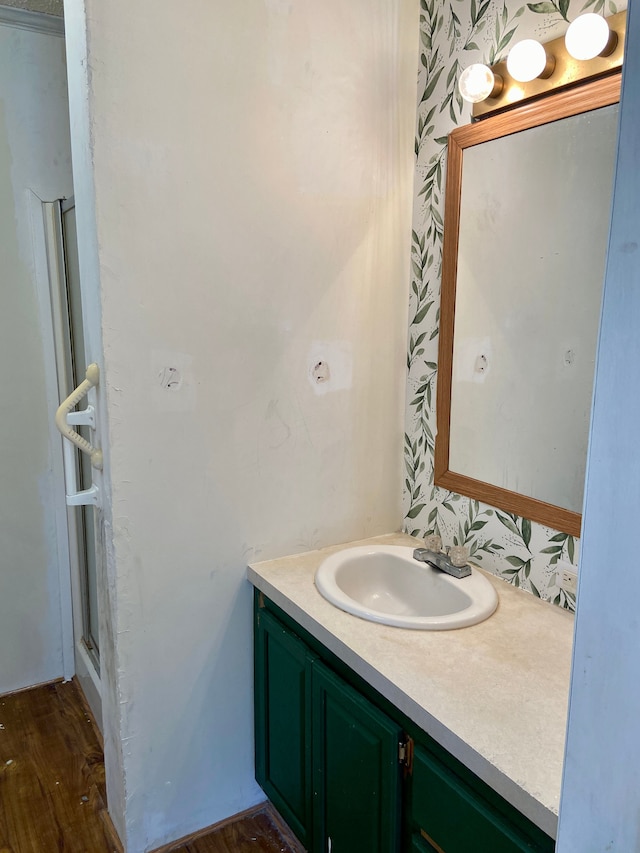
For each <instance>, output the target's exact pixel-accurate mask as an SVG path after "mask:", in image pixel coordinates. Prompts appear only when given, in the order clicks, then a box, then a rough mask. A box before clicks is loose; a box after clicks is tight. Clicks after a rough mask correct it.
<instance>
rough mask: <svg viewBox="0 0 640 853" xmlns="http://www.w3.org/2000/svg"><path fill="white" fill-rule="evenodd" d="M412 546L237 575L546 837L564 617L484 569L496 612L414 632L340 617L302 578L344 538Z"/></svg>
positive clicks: (405, 541)
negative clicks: (466, 623) (351, 551)
mask: <svg viewBox="0 0 640 853" xmlns="http://www.w3.org/2000/svg"><path fill="white" fill-rule="evenodd" d="M372 543H379V544H385V545H411V544H420V543H418V542H417V540H415V539H412V538H411V537H410V536H407V535H405V534H401V533H394V534H389V535H386V536H378V537H375V538H372V539H367V540H363V541H359V542H350V543H346V544H343V545H337V546H334V547H331V548H323V549H322V550H319V551H310V552H308V553H306V554H297V555H294V556H291V557H283V558H281V559H276V560H268V561H265V562H261V563H254V564H252V565H251V566H249V570H248V578H249V581H250V582H251V583H252V584H253V585H254V586H255V587H257V588H258V589H259V590H260V591H261V592H264V594H265V595H266V596H267V597H268V598H270V599H271V600H272V601H273V602H274V603H275V604H277V605H278V606H279V607H281V608H282V610H284V611H285V613H287V614H289V616H291V617H292V618H293V619H295V620H296V622H298V623H299V624H300V625H301V626H302V627H303V628H305V629H306V630H307V631H308V632H309V633H310V634H311V635H312V636H314V637H315V638H316V639H318V640H319V641H320V642H321V643H323V645H325V646H326V647H327V648H328V649H330V650H331V651H332V652H333V653H334V654H336V655H337V656H338V657H339V658H340V659H341V660H343V661H344V662H345V663H346V664H347V665H348V666H350V667H351V669H353V670H354V671H355V672H356V673H358V675H360V676H361V677H362V678H364V679H365V681H367V682H368V683H369V684H370V685H371V686H372V687H374V688H375V689H376V690H377V691H378V692H379V693H381V694H382V695H383V696H384V697H385V698H387V699H388V700H389V701H390V702H392V703H393V704H394V705H395V706H396V707H397V708H399V709H400V710H401V711H402V712H403V713H404V714H406V715H407V716H408V717H409V718H410V719H411V720H413V721H414V722H415V723H416V724H417V725H418V726H419V727H420V728H422V729H423V730H424V731H425V732H427V733H428V734H429V735H431V737H433V738H434V739H435V740H436V741H437V742H438V743H440V744H441V745H442V746H443V747H444V748H445V749H447V750H448V751H449V752H450V753H451V754H452V755H454V756H455V757H456V758H457V759H458V760H459V761H461V762H462V763H463V764H465V765H466V766H467V767H468V768H469V769H470V770H472V771H473V772H474V773H475V774H476V775H477V776H479V777H480V778H481V779H483V780H484V781H485V782H486V783H487V784H489V785H490V786H491V787H492V788H493V789H494V790H495V791H497V792H498V793H499V794H501V795H502V796H503V797H504V798H505V799H506V800H508V801H509V802H510V803H512V804H513V805H514V806H515V807H516V808H517V809H518V810H519V811H521V812H522V813H523V814H525V815H526V816H527V817H528V818H529V819H530V820H532V821H533V822H534V823H535V824H537V825H538V826H539V827H540V828H541V829H542V830H544V831H545V832H546V833H548V834H549V835H551V836H553V837H555V836H556V831H557V822H558V805H559V801H560V784H561V776H562V762H563V754H564V737H565V726H566V717H567V701H568V693H569V674H570V664H571V645H572V639H573V616H572V615H571V614H570V613H568V612H566V611H564V610H561V609H560V608H559V607H555V606H553V605H551V604H548V603H546V602H544V601H540V600H539V599H537V598H535V597H534V596H532V595H530V594H529V593H526V592H523V591H522V590H519V589H516V588H515V587H512V586H511V585H509V584H508V583H505V582H504V581H502V580H500V579H499V578H496V577H494V576H493V575H490V574H487V577H488V578H489V580H490V581H491V582H492V583H493V585H494V586H495V588H496V590H497V592H498V596H499V604H498V609H497V610H496V612H495V613H494V615H493V616H492V617H491V618H489V619H487V620H486V621H485V622H481V623H480V624H479V625H473V626H471V627H469V628H462V629H459V630H454V631H415V630H408V629H403V628H391V627H388V626H386V625H378V624H376V623H374V622H367V621H365V620H363V619H360V618H358V617H357V616H351V615H350V614H348V613H344V612H343V611H342V610H339V609H338V608H336V607H334V606H333V605H332V604H329V602H328V601H326V600H325V599H324V598H323V597H322V596H321V595H320V593H319V592H318V591H317V590H316V588H315V585H314V582H313V578H314V574H315V571H316V569H317V568H318V566H319V565H320V563H321V562H322V560H323V559H324V558H325V557H326V556H327V555H328V554H332V553H334V552H335V551H339V550H342V549H343V548H347V547H350V546H355V545H369V544H372Z"/></svg>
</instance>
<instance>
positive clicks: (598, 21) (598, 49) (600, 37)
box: [564, 12, 618, 60]
mask: <svg viewBox="0 0 640 853" xmlns="http://www.w3.org/2000/svg"><path fill="white" fill-rule="evenodd" d="M564 43H565V45H566V48H567V50H568V52H569V53H570V54H571V56H573V58H574V59H581V60H585V59H594V58H595V57H596V56H609V55H610V54H611V53H612V52H613V51H614V50H615V47H616V44H617V43H618V35H617V33H616V32H615V31H614V30H612V29H611V28H610V27H609V24H608V23H607V21H606V19H605V18H603V17H602V15H597V14H596V13H595V12H587V14H585V15H580V16H579V17H577V18H576V19H575V21H573V23H571V24H569V29H568V30H567V33H566V35H565V37H564Z"/></svg>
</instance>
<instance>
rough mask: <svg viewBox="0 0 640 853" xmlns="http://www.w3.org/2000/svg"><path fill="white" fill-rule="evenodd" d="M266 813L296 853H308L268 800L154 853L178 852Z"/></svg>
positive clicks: (159, 848)
mask: <svg viewBox="0 0 640 853" xmlns="http://www.w3.org/2000/svg"><path fill="white" fill-rule="evenodd" d="M263 812H266V813H267V814H268V815H269V817H270V818H271V820H272V821H273V823H274V824H275V825H276V827H277V828H278V831H279V832H280V834H281V835H282V837H283V839H284V841H286V842H287V844H289V846H290V847H291V849H292V850H293V851H294V853H306V850H305V849H304V848H303V847H301V846H300V842H299V841H298V839H297V838H296V837H295V836H294V835H293V833H292V832H291V830H290V829H289V827H288V826H287V824H286V823H285V822H284V820H283V819H282V818H281V816H280V815H279V814H278V812H277V811H276V810H275V809H274V807H273V806H272V805H271V803H270V802H269V801H268V800H265V801H264V802H262V803H258V805H257V806H252V807H251V808H250V809H245V810H244V811H242V812H238V813H237V814H234V815H231V816H230V817H227V818H225V819H224V820H220V821H218V823H212V824H211V826H206V827H204V829H199V830H198V831H197V832H192V833H191V834H190V835H185V836H183V837H182V838H178V839H177V841H172V842H171V843H170V844H165V845H164V847H158V848H157V849H155V850H153V851H152V853H173V851H174V850H178V849H179V848H180V847H183V846H184V845H185V844H189V843H191V842H193V841H197V840H198V839H199V838H202V837H203V836H205V835H209V834H210V833H212V832H215V831H216V830H218V829H223V828H224V827H225V826H229V824H230V823H235V822H236V821H239V820H243V819H244V818H248V817H255V816H256V815H258V814H261V813H263Z"/></svg>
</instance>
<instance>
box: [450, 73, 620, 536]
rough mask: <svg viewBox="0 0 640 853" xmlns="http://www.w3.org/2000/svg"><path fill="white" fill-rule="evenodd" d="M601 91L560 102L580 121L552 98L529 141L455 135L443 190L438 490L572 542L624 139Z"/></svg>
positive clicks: (508, 120)
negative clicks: (618, 143) (618, 145)
mask: <svg viewBox="0 0 640 853" xmlns="http://www.w3.org/2000/svg"><path fill="white" fill-rule="evenodd" d="M618 82H619V81H618ZM603 83H604V81H599V82H598V83H597V84H593V83H592V84H589V85H588V86H585V87H581V88H582V90H583V91H582V92H581V93H580V94H581V100H580V102H579V103H576V100H575V99H576V96H577V92H576V91H575V90H574V92H573V93H571V98H569V100H567V93H563V95H562V97H563V100H564V102H565V106H566V104H567V103H569V104H570V108H569V111H568V114H567V112H566V109H565V108H564V107H563V108H562V111H559V110H558V108H557V106H554V105H553V104H552V103H551V102H553V101H556V100H557V99H558V98H559V97H560V96H558V95H555V96H553V97H552V98H549V99H546V101H543V102H540V103H538V104H535V105H532V106H530V107H529V108H525V107H523V108H521V110H522V112H525V111H526V113H527V116H526V117H523V116H522V115H521V116H520V118H519V121H520V124H521V125H523V126H519V125H518V123H517V122H518V117H517V116H516V115H515V113H520V112H521V110H516V111H514V114H512V115H510V116H507V115H505V116H496V117H494V118H493V119H487V120H486V121H484V122H482V123H481V124H478V125H472V126H469V127H465V128H459V129H458V130H456V131H454V132H453V134H452V135H451V137H450V147H449V164H448V169H449V173H448V177H447V200H446V201H447V208H446V213H447V218H446V219H445V247H444V259H443V293H442V319H441V341H440V371H439V389H438V436H437V439H436V484H437V485H443V486H446V487H447V488H451V489H453V490H455V491H457V492H459V493H461V494H466V495H468V496H470V497H473V498H476V499H479V500H484V501H486V502H487V503H490V504H492V505H493V506H498V507H501V508H503V509H507V510H510V511H513V512H517V513H518V514H519V515H523V516H524V517H527V518H530V519H532V520H535V521H540V522H542V523H545V524H549V525H550V526H552V527H555V528H556V529H559V530H563V531H564V532H567V533H571V534H573V535H579V529H580V510H581V507H582V492H583V485H584V471H585V464H586V452H587V438H588V428H589V412H590V408H591V395H592V386H593V371H594V363H595V349H596V338H597V330H598V322H599V316H600V303H601V294H602V283H603V279H604V265H605V255H606V247H607V239H608V231H609V213H610V203H611V190H612V186H613V164H614V157H615V138H616V131H617V111H618V108H617V104H616V103H613V104H611V100H613V101H616V100H617V95H615V94H614V96H613V97H612V96H611V90H612V87H611V85H610V83H609V84H608V85H607V86H605V88H606V89H607V91H608V94H607V95H606V96H605V97H604V103H608V104H609V105H606V106H599V103H600V102H598V101H597V100H596V101H595V102H594V100H593V98H594V92H596V91H600V92H601V91H602V84H603ZM594 87H595V88H594ZM586 90H588V92H587V91H586ZM614 91H615V90H614ZM598 97H600V96H598ZM585 99H586V100H585ZM601 100H602V99H601ZM594 106H596V107H598V108H597V109H594ZM492 125H496V127H492ZM450 190H451V191H452V193H454V195H452V194H450ZM452 206H453V207H455V208H456V210H455V216H452V211H451V208H452ZM452 226H455V233H452ZM445 394H446V398H444V395H445Z"/></svg>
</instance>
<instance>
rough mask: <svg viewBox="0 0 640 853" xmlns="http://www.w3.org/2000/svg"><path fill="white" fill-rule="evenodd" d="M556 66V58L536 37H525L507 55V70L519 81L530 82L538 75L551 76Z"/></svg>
mask: <svg viewBox="0 0 640 853" xmlns="http://www.w3.org/2000/svg"><path fill="white" fill-rule="evenodd" d="M554 66H555V59H554V58H553V57H552V56H549V55H548V54H547V52H546V50H545V49H544V47H543V46H542V45H541V44H540V42H539V41H536V40H535V39H524V40H523V41H519V42H518V43H517V44H514V46H513V47H512V48H511V50H510V51H509V56H508V57H507V70H508V72H509V74H511V76H512V77H513V79H514V80H517V81H518V82H519V83H529V81H531V80H535V79H536V77H549V76H550V75H551V74H552V73H553V69H554Z"/></svg>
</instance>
